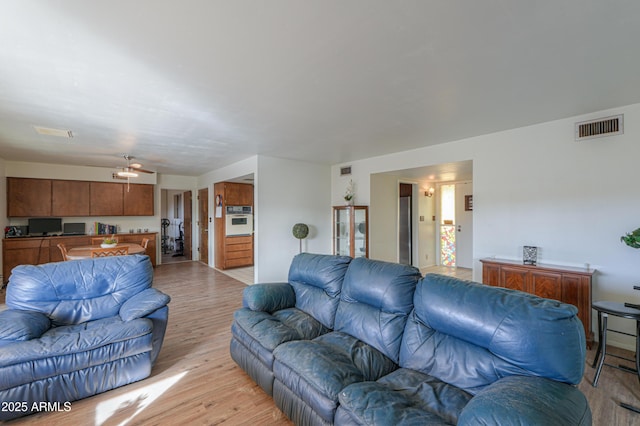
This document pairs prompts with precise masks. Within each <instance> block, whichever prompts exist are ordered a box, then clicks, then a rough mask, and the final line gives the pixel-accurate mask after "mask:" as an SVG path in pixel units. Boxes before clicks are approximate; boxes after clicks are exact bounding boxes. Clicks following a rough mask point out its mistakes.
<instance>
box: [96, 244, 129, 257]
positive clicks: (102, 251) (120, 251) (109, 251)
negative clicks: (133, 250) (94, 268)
mask: <svg viewBox="0 0 640 426" xmlns="http://www.w3.org/2000/svg"><path fill="white" fill-rule="evenodd" d="M128 254H129V246H125V247H113V248H92V249H91V257H92V258H94V257H109V256H126V255H128Z"/></svg>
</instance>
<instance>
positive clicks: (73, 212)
mask: <svg viewBox="0 0 640 426" xmlns="http://www.w3.org/2000/svg"><path fill="white" fill-rule="evenodd" d="M90 186H91V185H90V182H85V181H81V180H52V181H51V194H52V199H51V216H60V217H64V216H89V215H90V210H89V197H90V194H91V192H90Z"/></svg>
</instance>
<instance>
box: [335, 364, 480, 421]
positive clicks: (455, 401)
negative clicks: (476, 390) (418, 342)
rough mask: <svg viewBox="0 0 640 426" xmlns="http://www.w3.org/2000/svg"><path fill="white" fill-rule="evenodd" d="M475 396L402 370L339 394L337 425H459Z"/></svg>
mask: <svg viewBox="0 0 640 426" xmlns="http://www.w3.org/2000/svg"><path fill="white" fill-rule="evenodd" d="M471 398H472V395H471V394H469V393H467V392H465V391H463V390H462V389H459V388H457V387H455V386H452V385H450V384H447V383H445V382H442V381H440V380H438V379H436V378H435V377H432V376H428V375H425V374H422V373H420V372H418V371H414V370H409V369H406V368H400V369H398V370H396V371H394V372H392V373H390V374H387V375H386V376H384V377H382V378H381V379H380V380H378V381H375V382H362V383H354V384H352V385H350V386H347V387H346V388H345V389H343V390H342V392H340V406H339V408H338V412H337V413H336V424H345V425H346V424H376V425H403V424H412V425H418V424H420V425H424V424H457V423H458V416H459V415H460V412H461V411H462V409H463V408H464V407H465V406H466V405H467V403H468V402H469V400H470V399H471Z"/></svg>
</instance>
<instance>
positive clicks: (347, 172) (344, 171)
mask: <svg viewBox="0 0 640 426" xmlns="http://www.w3.org/2000/svg"><path fill="white" fill-rule="evenodd" d="M350 174H351V166H344V167H340V176H347V175H350Z"/></svg>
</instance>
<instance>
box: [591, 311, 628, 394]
mask: <svg viewBox="0 0 640 426" xmlns="http://www.w3.org/2000/svg"><path fill="white" fill-rule="evenodd" d="M632 306H637V305H632ZM591 307H592V308H593V309H595V310H596V311H597V312H598V349H597V350H596V357H595V358H594V360H593V364H592V365H591V367H595V366H596V364H597V365H598V368H597V370H596V375H595V376H594V378H593V387H596V386H598V379H599V378H600V372H601V371H602V366H603V365H605V362H604V358H605V356H606V355H611V356H613V357H616V358H620V359H624V360H626V361H632V362H633V361H635V363H636V368H635V370H634V369H632V368H629V367H625V366H622V365H618V366H616V365H611V364H606V365H607V366H609V367H613V368H617V369H619V370H622V371H626V372H628V373H636V374H637V375H638V380H639V381H640V358H638V354H640V338H639V337H638V336H640V309H636V308H635V307H631V306H629V304H625V303H618V302H595V303H593V304H592V305H591ZM609 315H613V316H616V317H621V318H628V319H632V320H634V321H635V322H636V334H630V333H625V332H624V331H618V330H613V329H607V319H608V318H609ZM607 331H612V332H614V333H618V334H625V335H627V336H632V337H635V338H636V356H635V359H629V358H624V357H621V356H618V355H614V354H610V353H607ZM600 355H602V358H600ZM598 361H600V362H598Z"/></svg>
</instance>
